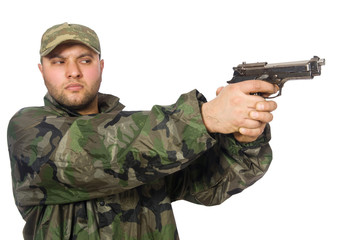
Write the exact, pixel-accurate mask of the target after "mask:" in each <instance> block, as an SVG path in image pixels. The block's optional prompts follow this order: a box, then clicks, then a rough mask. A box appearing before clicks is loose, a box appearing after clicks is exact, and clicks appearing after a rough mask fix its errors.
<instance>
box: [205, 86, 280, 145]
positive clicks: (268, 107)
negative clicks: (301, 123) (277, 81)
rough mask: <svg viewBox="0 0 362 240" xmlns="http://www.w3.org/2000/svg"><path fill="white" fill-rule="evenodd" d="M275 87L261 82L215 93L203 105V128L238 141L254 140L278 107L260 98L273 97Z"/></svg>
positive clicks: (219, 90) (222, 88)
mask: <svg viewBox="0 0 362 240" xmlns="http://www.w3.org/2000/svg"><path fill="white" fill-rule="evenodd" d="M276 91H277V87H276V86H274V85H272V84H270V83H267V82H265V81H260V80H252V81H245V82H239V83H234V84H230V85H227V86H226V87H221V88H219V89H218V90H217V92H216V95H217V97H216V98H214V99H213V100H211V101H210V102H207V103H204V104H203V105H202V108H201V111H202V117H203V121H204V124H205V126H206V129H207V130H208V131H209V132H211V133H216V132H217V133H223V134H229V133H233V134H234V137H235V138H236V140H238V141H239V142H252V141H255V140H256V139H257V138H258V137H259V136H260V135H261V134H262V133H263V131H264V128H265V125H266V124H267V123H269V122H270V121H272V120H273V115H272V113H271V112H272V111H274V110H275V109H276V108H277V104H276V102H274V101H266V100H265V99H264V98H263V97H261V96H256V95H251V94H253V93H262V94H263V96H264V95H265V96H267V95H270V94H273V93H275V92H276Z"/></svg>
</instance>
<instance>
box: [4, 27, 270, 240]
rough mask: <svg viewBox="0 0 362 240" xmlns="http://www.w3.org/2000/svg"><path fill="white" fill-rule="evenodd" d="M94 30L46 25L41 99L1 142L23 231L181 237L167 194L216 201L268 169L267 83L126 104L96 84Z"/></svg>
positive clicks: (43, 235) (34, 235)
mask: <svg viewBox="0 0 362 240" xmlns="http://www.w3.org/2000/svg"><path fill="white" fill-rule="evenodd" d="M100 54H101V48H100V44H99V40H98V37H97V35H96V33H95V32H94V31H93V30H91V29H89V28H88V27H85V26H82V25H77V24H67V23H64V24H60V25H55V26H53V27H51V28H50V29H48V30H47V31H46V32H45V33H44V35H43V37H42V41H41V49H40V56H41V64H39V70H40V72H41V74H42V76H43V78H44V83H45V85H46V87H47V89H48V93H47V94H46V96H45V97H44V103H45V105H44V106H43V107H30V108H24V109H21V110H20V111H19V112H17V113H16V114H15V115H14V117H13V118H12V119H11V120H10V123H9V126H8V147H9V153H10V160H11V167H12V178H13V190H14V197H15V201H16V205H17V207H18V209H19V211H20V213H21V214H22V217H23V218H24V219H25V221H26V224H25V227H24V231H23V235H24V239H178V234H177V229H176V224H175V220H174V217H173V213H172V208H171V202H172V201H176V200H179V199H185V200H188V201H191V202H194V203H197V204H204V205H216V204H220V203H222V202H223V201H225V200H226V199H227V198H229V197H230V196H232V195H233V194H236V193H239V192H241V191H242V190H244V189H245V188H247V187H248V186H250V185H252V184H253V183H254V182H255V181H257V180H258V179H260V178H261V177H262V176H263V175H264V174H265V172H266V170H267V169H268V167H269V164H270V162H271V158H272V157H271V154H272V153H271V149H270V147H269V145H268V141H269V140H270V128H269V125H268V123H269V122H270V121H271V120H272V118H273V116H272V114H271V112H272V111H273V110H275V109H276V107H277V106H276V103H275V102H273V101H265V100H264V98H262V97H260V96H256V95H252V93H259V92H260V93H263V94H265V95H268V94H271V93H274V92H275V91H276V89H275V87H274V86H273V85H271V84H269V83H266V82H263V81H247V82H243V83H237V84H231V85H228V86H226V87H224V88H219V89H218V90H217V97H216V98H215V99H213V100H212V101H210V102H206V100H205V99H204V97H203V96H202V95H201V94H200V93H198V92H197V91H196V90H194V91H191V92H189V93H187V94H183V95H181V96H180V98H179V99H178V101H177V102H176V103H175V104H172V105H169V106H154V107H153V108H152V109H151V110H150V111H142V112H141V111H139V112H130V111H123V108H124V106H123V105H122V104H120V103H119V99H118V98H117V97H114V96H111V95H106V94H101V93H99V92H98V91H99V88H100V84H101V81H102V71H103V67H104V62H103V60H102V59H101V57H100Z"/></svg>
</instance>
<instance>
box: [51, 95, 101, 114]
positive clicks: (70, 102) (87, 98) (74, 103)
mask: <svg viewBox="0 0 362 240" xmlns="http://www.w3.org/2000/svg"><path fill="white" fill-rule="evenodd" d="M97 96H98V91H97V92H95V93H93V92H92V93H91V92H85V93H84V94H83V97H82V98H80V99H72V98H70V97H68V96H66V95H65V94H60V95H59V96H57V97H54V96H53V98H54V99H55V100H56V101H57V102H58V103H59V104H60V105H62V106H63V107H65V108H67V109H69V110H73V111H81V110H84V109H87V108H88V107H89V106H91V104H92V103H93V102H94V101H97Z"/></svg>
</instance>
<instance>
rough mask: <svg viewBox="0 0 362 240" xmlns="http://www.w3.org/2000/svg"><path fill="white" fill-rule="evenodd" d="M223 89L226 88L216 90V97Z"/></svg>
mask: <svg viewBox="0 0 362 240" xmlns="http://www.w3.org/2000/svg"><path fill="white" fill-rule="evenodd" d="M223 89H224V87H219V88H218V89H217V90H216V96H218V95H219V94H220V92H221V91H222V90H223Z"/></svg>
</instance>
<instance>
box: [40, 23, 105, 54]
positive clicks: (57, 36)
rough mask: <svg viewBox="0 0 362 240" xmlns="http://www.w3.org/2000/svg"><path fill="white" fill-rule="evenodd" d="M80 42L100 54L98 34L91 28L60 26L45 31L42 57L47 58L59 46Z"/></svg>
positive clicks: (41, 51)
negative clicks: (65, 43)
mask: <svg viewBox="0 0 362 240" xmlns="http://www.w3.org/2000/svg"><path fill="white" fill-rule="evenodd" d="M68 41H70V42H80V43H82V44H84V45H86V46H88V47H90V48H91V49H92V50H93V51H95V52H96V53H98V54H100V53H101V46H100V43H99V39H98V36H97V34H96V33H95V32H94V31H93V30H92V29H90V28H88V27H86V26H83V25H79V24H68V23H63V24H58V25H54V26H53V27H51V28H49V29H48V30H46V31H45V33H44V34H43V36H42V38H41V46H40V52H39V53H40V56H42V57H43V56H46V55H48V54H49V53H50V52H51V51H53V50H54V48H56V47H57V46H58V45H59V44H61V43H64V42H68Z"/></svg>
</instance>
